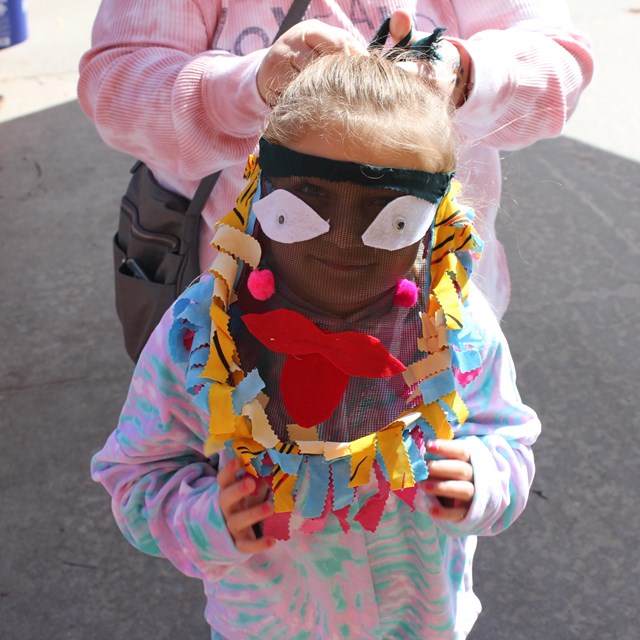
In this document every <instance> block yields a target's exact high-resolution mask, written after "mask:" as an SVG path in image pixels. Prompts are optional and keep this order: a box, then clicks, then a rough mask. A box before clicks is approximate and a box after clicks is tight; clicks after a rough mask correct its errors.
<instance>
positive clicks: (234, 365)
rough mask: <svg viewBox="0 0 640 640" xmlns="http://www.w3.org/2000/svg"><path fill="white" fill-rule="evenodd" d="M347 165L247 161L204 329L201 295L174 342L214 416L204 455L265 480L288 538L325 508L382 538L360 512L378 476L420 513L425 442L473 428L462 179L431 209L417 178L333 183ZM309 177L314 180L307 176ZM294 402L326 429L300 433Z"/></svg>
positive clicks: (223, 237)
mask: <svg viewBox="0 0 640 640" xmlns="http://www.w3.org/2000/svg"><path fill="white" fill-rule="evenodd" d="M320 160H323V159H320ZM330 162H331V161H330ZM265 164H267V165H268V164H269V163H268V162H267V163H265ZM347 164H351V163H334V166H337V168H338V169H340V171H338V172H337V174H336V175H335V176H333V175H331V174H328V173H327V172H326V171H324V172H323V171H317V170H315V169H313V159H311V164H310V165H309V163H307V164H306V165H305V164H304V163H302V164H300V163H297V164H296V165H295V167H294V170H291V168H290V169H289V170H286V171H285V170H282V169H277V170H275V171H273V170H272V171H268V170H267V168H265V169H264V172H263V174H261V172H260V168H259V166H258V165H257V163H256V160H255V159H250V162H249V165H248V168H247V177H248V179H249V185H248V186H247V189H246V190H245V191H244V192H243V194H241V195H240V197H239V198H238V201H237V204H236V207H235V208H234V209H233V210H232V211H231V212H230V213H229V214H228V215H227V216H226V217H224V218H223V219H222V220H221V221H220V222H219V223H218V226H217V231H216V234H215V236H214V240H213V244H214V246H215V248H216V249H218V251H219V254H218V257H217V258H216V260H215V261H214V264H213V265H212V269H211V271H212V273H213V275H214V276H215V280H214V283H213V301H212V303H211V302H210V308H209V309H208V310H207V311H208V314H207V315H208V318H205V319H204V320H201V321H196V320H195V318H196V317H204V316H202V308H204V306H205V305H206V301H205V300H202V301H196V302H194V301H193V300H192V303H191V304H187V303H184V304H182V305H177V306H176V309H175V314H176V319H177V322H176V324H175V325H174V326H175V331H176V334H175V341H176V344H179V345H180V344H182V343H181V342H180V339H181V338H180V336H182V338H184V335H185V331H187V332H190V333H193V335H192V336H190V337H189V340H188V345H189V347H190V348H189V350H188V353H187V352H186V351H185V353H183V357H184V359H185V360H186V361H187V363H188V375H187V386H188V387H189V389H190V391H191V392H192V393H193V394H194V395H195V396H196V401H197V402H201V403H202V406H205V405H206V408H207V410H208V411H209V414H210V420H211V422H210V436H209V440H208V441H207V446H206V449H205V452H206V453H207V454H210V453H213V452H215V451H217V450H220V449H222V448H226V449H228V450H229V452H230V453H233V454H234V455H236V456H238V457H239V458H240V459H241V461H242V462H243V464H244V467H245V469H246V471H247V472H249V473H251V474H253V475H255V476H259V477H263V478H266V479H268V481H269V482H270V483H271V485H272V489H273V499H274V502H275V507H276V516H274V518H273V519H271V520H270V521H268V522H267V523H266V524H265V527H266V528H267V529H268V533H270V534H271V535H275V536H276V537H278V538H287V537H289V535H290V534H291V532H292V531H293V530H294V529H301V530H302V531H316V530H318V528H322V526H319V525H318V523H319V522H324V521H325V520H326V518H327V517H328V514H329V513H333V514H334V515H335V516H336V517H338V519H339V520H340V522H341V524H342V526H343V528H345V529H348V528H349V527H350V526H362V527H364V528H365V529H368V530H374V529H375V528H376V527H377V522H378V520H377V519H376V516H375V513H377V512H378V511H376V509H377V508H375V507H374V506H373V504H372V503H371V500H362V498H360V501H359V502H358V501H354V498H355V490H356V488H357V487H358V486H361V485H364V484H367V483H369V482H370V481H371V480H372V478H373V479H374V481H375V482H376V483H377V490H376V491H375V492H374V494H375V496H378V498H380V497H384V496H388V495H389V492H390V491H395V492H397V494H398V495H399V496H401V497H403V499H405V501H406V502H407V503H408V504H409V507H412V505H413V500H414V499H415V491H416V486H417V485H416V483H417V482H419V481H420V480H424V479H425V478H426V476H427V474H428V471H427V468H426V464H425V457H426V454H425V450H424V442H425V441H426V440H427V439H429V438H433V437H440V438H446V437H452V435H453V432H452V427H455V425H456V424H458V423H460V422H462V421H464V419H465V418H466V408H465V407H464V403H463V402H462V400H461V398H460V396H459V395H458V393H457V391H456V385H457V384H458V382H456V376H458V378H460V375H462V376H464V377H465V380H467V381H468V380H470V379H472V378H473V376H474V375H477V370H478V367H479V366H480V362H479V356H478V351H477V349H476V348H475V347H474V346H473V345H470V344H465V343H464V341H461V340H459V338H461V337H462V336H463V335H464V334H463V332H461V331H460V329H461V328H462V326H463V317H462V316H463V314H462V306H463V302H464V299H465V298H466V288H467V281H468V275H469V272H470V268H471V259H470V258H471V256H470V253H469V252H470V251H479V249H480V246H481V243H480V241H479V239H478V238H477V236H476V234H475V231H474V230H473V227H472V226H471V224H470V220H469V218H468V213H469V212H467V211H462V210H460V208H459V207H458V206H457V205H456V204H455V201H454V199H453V197H452V196H453V195H455V193H454V192H455V189H454V190H453V192H448V193H445V192H446V191H447V188H448V184H449V181H450V178H451V176H450V175H446V177H444V178H442V177H441V176H442V174H429V175H433V176H435V178H434V180H433V181H432V184H430V185H427V187H428V189H434V188H437V189H442V191H443V193H442V194H441V195H439V196H433V197H431V200H429V199H427V198H426V197H424V195H425V193H424V190H425V189H427V187H425V185H424V184H422V186H421V187H419V192H418V194H417V195H416V193H415V191H417V190H410V189H408V188H407V187H406V184H407V183H408V182H409V183H410V182H411V180H413V179H414V178H416V177H418V176H416V175H414V174H417V173H420V172H414V173H413V174H412V173H411V172H407V171H406V170H400V171H401V175H400V180H399V181H396V182H394V180H393V177H389V176H388V175H386V176H384V178H383V179H380V178H376V177H375V176H376V175H378V174H379V173H380V172H382V173H383V174H384V173H385V171H386V170H387V169H388V168H375V167H373V168H371V167H366V168H364V169H365V172H366V173H368V174H369V175H371V176H373V177H372V178H365V179H361V178H359V177H356V178H355V181H345V180H339V179H337V177H341V176H344V175H345V169H349V167H346V166H345V165H347ZM281 165H282V163H279V164H278V165H277V166H279V167H281ZM303 166H306V167H307V168H308V167H309V166H311V167H312V169H313V170H309V171H306V173H313V174H316V175H295V174H300V173H305V170H299V169H300V168H301V167H303ZM356 166H357V167H358V168H359V169H360V171H361V172H362V169H363V168H362V167H360V166H358V165H356ZM268 168H271V166H269V167H268ZM351 168H354V167H351ZM370 169H371V170H372V171H369V170H370ZM376 170H380V171H377V172H376ZM274 173H285V174H288V175H273V174H274ZM347 173H348V172H347ZM317 174H321V175H317ZM356 175H357V174H356ZM417 183H418V181H417ZM403 185H404V186H403ZM434 185H436V186H434ZM432 200H433V201H432ZM252 204H253V208H254V209H255V212H252V211H251V207H252ZM436 208H437V211H436ZM425 217H426V219H427V220H426V223H425ZM429 217H431V219H429ZM421 225H422V226H421ZM384 247H390V248H384ZM258 268H262V269H269V270H271V271H272V272H273V274H274V278H275V293H274V294H273V295H272V296H271V297H270V298H268V299H267V300H264V301H260V300H256V299H254V298H253V297H252V296H251V295H250V293H249V291H248V288H247V275H248V274H249V273H250V272H251V271H252V270H255V269H258ZM402 279H407V280H410V281H412V282H414V283H415V284H416V285H417V286H418V287H419V288H420V292H421V293H420V295H419V297H418V301H417V303H416V304H415V305H414V306H412V307H401V306H397V305H395V304H394V298H395V292H396V287H397V284H398V281H400V280H402ZM199 286H202V287H205V289H204V290H207V291H209V292H211V290H210V289H206V286H205V284H203V283H201V284H199V285H196V287H199ZM194 296H195V297H197V292H194ZM194 299H195V298H194ZM199 314H200V315H199ZM209 319H210V320H209ZM207 320H209V323H210V324H208V323H207ZM183 342H184V340H183ZM474 354H475V355H474ZM474 372H476V373H475V374H474ZM458 374H460V375H458ZM285 379H286V380H285ZM340 380H342V381H343V382H344V385H343V386H344V388H342V387H341V384H342V383H341V382H340ZM336 381H337V382H336ZM338 387H340V388H338ZM287 393H288V394H289V396H291V395H295V396H296V403H297V409H296V411H298V412H300V415H304V416H305V420H306V419H308V417H309V416H311V418H309V419H310V420H311V421H312V422H313V416H314V415H318V416H321V417H322V420H320V421H318V422H317V423H313V424H304V425H302V424H301V423H300V421H299V422H296V420H294V419H293V418H292V415H291V414H292V413H294V414H296V412H295V411H292V410H291V407H292V406H293V404H292V403H291V402H288V401H287V397H286V395H287ZM329 397H331V398H332V402H330V403H329V404H330V406H329V407H328V408H327V407H326V406H324V405H325V404H327V403H325V402H324V401H325V399H326V398H329ZM316 405H317V406H316ZM309 407H311V408H312V409H313V411H307V409H308V408H309ZM314 412H315V413H314ZM318 412H319V413H318ZM323 412H324V413H323ZM374 502H375V501H374Z"/></svg>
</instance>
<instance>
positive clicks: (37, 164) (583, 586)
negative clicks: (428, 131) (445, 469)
mask: <svg viewBox="0 0 640 640" xmlns="http://www.w3.org/2000/svg"><path fill="white" fill-rule="evenodd" d="M570 5H571V8H572V11H573V12H574V17H575V19H576V22H577V23H578V24H579V25H580V26H583V27H584V28H585V29H587V30H589V31H590V32H591V33H592V35H593V37H594V40H595V43H596V52H597V55H598V63H599V68H598V75H597V77H596V80H595V81H594V83H593V86H592V87H591V88H590V89H588V90H587V92H586V94H585V96H584V97H583V101H582V104H581V105H580V107H579V109H578V112H577V113H576V116H575V117H574V119H573V120H572V122H571V124H570V126H569V128H568V130H567V135H566V136H565V137H562V138H558V139H555V140H549V141H544V142H541V143H538V144H536V145H534V146H533V147H531V148H529V149H526V150H524V151H521V152H518V153H514V154H505V159H504V173H505V182H504V197H503V203H502V204H503V211H502V212H501V215H500V218H499V225H498V231H499V235H500V237H501V239H502V240H503V242H504V243H505V245H506V248H507V253H508V258H509V263H510V268H511V275H512V281H513V284H514V287H513V296H512V302H511V306H510V308H509V310H508V312H507V314H506V316H505V318H504V321H503V327H504V330H505V333H506V334H507V337H508V338H509V341H510V344H511V348H512V352H513V356H514V360H515V363H516V367H517V369H518V380H519V387H520V390H521V394H522V396H523V398H524V400H525V401H526V402H527V403H528V404H530V405H531V406H533V407H535V408H536V410H537V411H538V413H539V415H540V417H541V420H542V423H543V435H542V437H541V438H540V440H539V442H538V444H537V445H536V448H535V452H536V460H537V475H536V479H535V481H534V485H533V490H532V493H531V498H530V503H529V506H528V507H527V510H526V511H525V513H524V515H523V516H522V517H521V518H520V520H519V521H518V522H517V523H516V524H515V525H514V526H513V527H512V528H511V529H510V530H509V531H507V532H506V533H504V534H502V535H500V536H498V537H496V538H492V539H483V540H481V541H480V544H479V549H478V553H477V558H476V570H475V583H476V588H477V592H478V594H479V596H480V598H481V599H482V601H483V604H484V611H483V614H482V616H481V618H480V621H479V623H478V625H477V628H476V630H475V632H474V633H473V635H472V640H540V639H545V640H548V639H551V640H633V639H635V638H637V637H638V631H637V627H638V613H637V607H638V603H639V602H640V587H639V585H640V555H639V554H638V551H637V547H638V541H639V536H640V515H639V514H640V508H639V506H640V505H639V500H638V497H637V491H638V486H640V482H639V481H640V474H639V472H638V468H639V466H638V463H637V459H636V456H637V455H638V451H639V450H640V447H639V444H640V443H639V441H638V440H639V433H640V410H639V409H638V395H639V391H638V389H639V387H638V385H639V381H640V367H639V365H638V362H639V360H640V338H639V335H640V332H639V330H638V324H639V322H638V320H639V316H640V276H639V272H640V163H639V161H640V128H639V126H640V125H639V120H638V118H637V115H636V112H637V104H638V99H639V98H640V91H639V87H638V85H637V66H638V65H637V61H638V58H637V53H635V50H634V47H635V46H636V40H637V33H638V32H640V4H638V2H632V1H630V2H620V1H616V2H611V3H606V6H603V5H604V3H596V2H595V1H593V0H589V1H587V2H585V1H581V2H578V0H573V2H570ZM97 6H98V2H97V1H96V0H62V1H60V2H56V3H47V2H46V0H31V1H30V2H29V11H30V16H29V21H30V28H31V35H30V39H29V40H28V41H27V42H26V43H24V44H21V45H19V46H16V47H13V48H11V49H7V50H5V51H0V94H2V95H3V97H4V99H3V102H2V106H0V224H1V227H0V274H1V281H2V296H1V298H0V335H1V336H2V338H3V340H2V342H1V343H0V344H1V346H0V639H1V640H23V639H32V638H33V639H35V638H37V639H41V638H42V639H47V640H49V639H51V640H58V639H64V640H85V639H88V638H91V639H93V640H107V639H109V640H113V639H115V640H120V639H126V640H147V639H151V638H153V639H156V640H163V639H169V638H171V639H176V638H178V639H180V640H182V639H183V638H190V639H194V640H196V639H198V638H201V639H202V640H204V639H205V638H207V637H208V631H207V626H206V624H205V623H204V620H203V607H204V596H203V593H202V588H201V585H200V584H199V583H198V582H197V581H195V580H190V579H188V578H185V577H182V576H181V575H180V574H179V573H178V572H177V571H175V570H174V569H173V568H172V567H171V566H170V565H169V563H167V562H166V561H163V560H158V559H153V558H149V557H146V556H144V555H142V554H141V553H139V552H137V551H136V550H134V549H133V548H131V547H130V546H129V545H128V544H127V543H126V542H125V540H124V538H123V537H122V536H121V535H120V533H119V532H118V530H117V528H116V525H115V523H114V521H113V518H112V516H111V512H110V506H109V499H108V496H107V495H106V493H105V492H104V490H103V489H102V488H101V487H99V486H97V485H95V484H93V483H92V482H91V479H90V477H89V460H90V457H91V455H92V453H93V452H94V451H96V450H97V449H99V448H100V447H101V446H102V444H103V443H104V441H105V439H106V438H107V436H108V434H109V433H110V432H111V430H112V429H113V428H114V426H115V424H116V421H117V417H118V413H119V410H120V408H121V406H122V403H123V400H124V396H125V393H126V390H127V387H128V382H129V377H130V375H131V371H132V366H131V364H130V363H129V361H128V359H127V356H126V354H125V351H124V348H123V345H122V342H121V336H120V329H119V325H118V321H117V318H116V315H115V311H114V306H113V283H112V271H111V269H112V267H111V259H112V258H111V253H110V241H111V236H112V234H113V231H114V228H115V225H116V219H117V210H118V201H119V198H120V195H121V193H122V191H123V187H124V185H125V184H126V181H127V172H128V169H129V166H130V164H131V159H130V158H128V157H126V156H123V155H121V154H119V153H117V152H115V151H113V150H110V149H108V148H107V147H106V146H105V145H104V144H103V143H102V142H101V140H100V139H99V138H98V136H97V134H96V133H95V130H94V128H93V126H92V125H91V123H89V122H88V120H87V119H86V118H85V116H84V115H83V113H82V112H81V110H80V108H79V106H78V104H77V103H76V101H75V99H74V96H75V93H74V91H75V81H76V79H77V72H76V66H77V59H78V57H79V55H80V53H81V52H82V51H83V50H84V49H85V48H86V47H87V46H88V42H89V31H90V25H91V21H92V18H93V15H94V14H95V11H96V9H97ZM612 34H615V46H610V45H611V44H612V43H613V40H612V39H611V38H613V37H614V36H612ZM634 55H635V60H636V62H635V63H634V62H633V60H634V58H633V56H634ZM633 69H635V70H636V71H632V70H633ZM633 78H635V79H633ZM634 83H635V84H634ZM234 640H235V639H234Z"/></svg>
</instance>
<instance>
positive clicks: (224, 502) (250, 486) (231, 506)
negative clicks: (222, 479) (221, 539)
mask: <svg viewBox="0 0 640 640" xmlns="http://www.w3.org/2000/svg"><path fill="white" fill-rule="evenodd" d="M255 490H256V481H255V480H254V479H253V478H252V477H251V476H245V477H244V478H236V480H235V482H234V483H233V484H230V485H227V486H225V487H222V486H221V487H220V492H219V493H218V501H219V503H220V509H221V510H222V515H223V516H224V517H225V519H226V520H228V519H229V517H230V516H231V514H232V513H234V512H235V511H238V510H239V509H240V508H242V502H243V500H244V499H245V498H248V497H249V496H251V495H252V494H253V492H254V491H255Z"/></svg>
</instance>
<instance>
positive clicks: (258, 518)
mask: <svg viewBox="0 0 640 640" xmlns="http://www.w3.org/2000/svg"><path fill="white" fill-rule="evenodd" d="M271 515H273V505H272V504H271V503H270V502H263V503H261V504H257V505H255V506H253V507H250V508H248V509H243V510H242V511H237V512H236V513H232V514H231V515H230V516H229V517H228V518H227V529H228V530H229V533H230V534H231V536H232V537H233V539H234V541H235V543H236V546H238V542H240V541H241V540H255V539H256V534H255V531H254V529H253V526H254V525H256V524H260V523H261V522H263V521H264V520H265V519H266V518H268V517H269V516H271Z"/></svg>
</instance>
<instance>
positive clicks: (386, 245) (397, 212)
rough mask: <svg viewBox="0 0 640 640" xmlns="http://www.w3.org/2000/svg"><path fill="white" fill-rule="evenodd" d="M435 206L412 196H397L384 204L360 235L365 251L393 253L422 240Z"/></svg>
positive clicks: (433, 214) (434, 212)
mask: <svg viewBox="0 0 640 640" xmlns="http://www.w3.org/2000/svg"><path fill="white" fill-rule="evenodd" d="M437 209H438V205H437V204H434V203H433V202H427V201H426V200H422V199H421V198H416V197H415V196H400V197H399V198H396V199H395V200H392V201H391V202H390V203H389V204H387V205H386V206H385V207H384V208H383V209H382V211H380V213H379V214H378V215H377V216H376V219H375V220H374V221H373V222H372V223H371V224H370V225H369V228H368V229H367V230H366V231H365V232H364V233H363V234H362V242H364V244H366V245H367V246H368V247H373V248H375V249H386V250H387V251H397V250H398V249H404V248H405V247H410V246H411V245H412V244H415V243H416V242H419V241H420V240H422V238H424V236H425V235H426V233H427V231H428V230H429V227H430V226H431V223H432V222H433V218H434V216H435V215H436V211H437Z"/></svg>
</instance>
